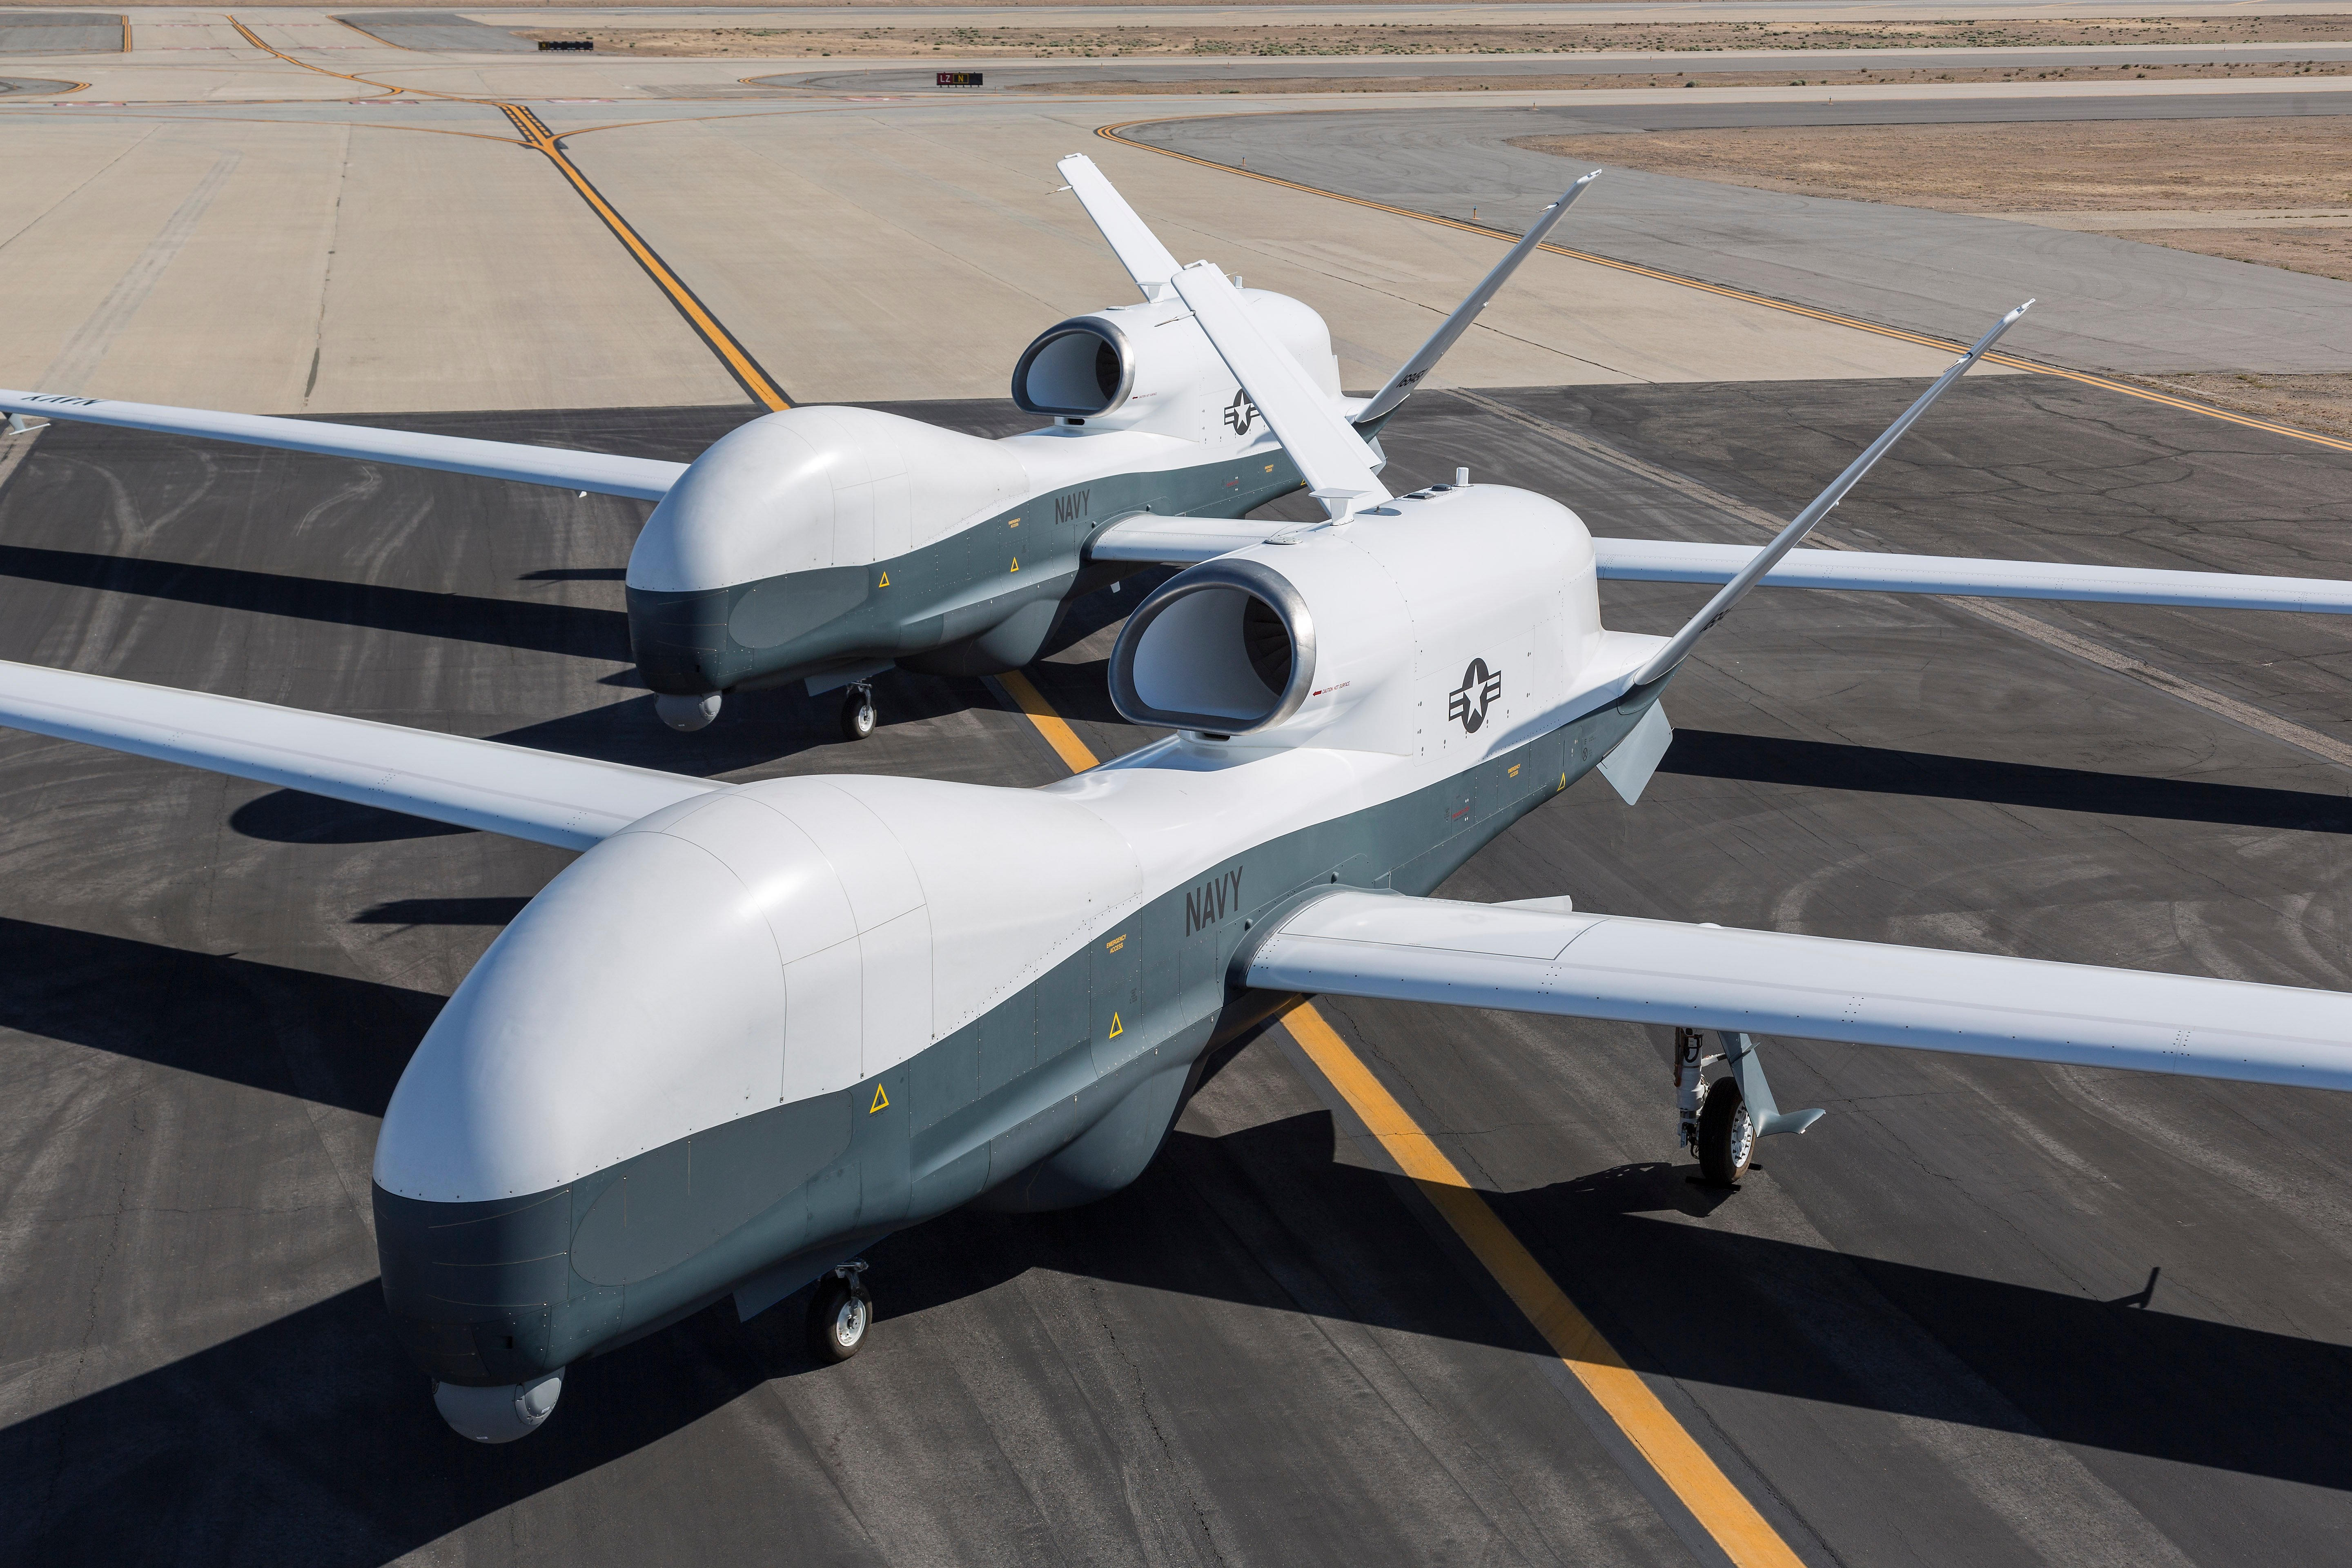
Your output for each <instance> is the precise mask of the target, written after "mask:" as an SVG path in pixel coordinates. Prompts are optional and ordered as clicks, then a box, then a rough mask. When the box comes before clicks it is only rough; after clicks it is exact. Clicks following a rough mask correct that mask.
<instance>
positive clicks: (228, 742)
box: [0, 662, 726, 849]
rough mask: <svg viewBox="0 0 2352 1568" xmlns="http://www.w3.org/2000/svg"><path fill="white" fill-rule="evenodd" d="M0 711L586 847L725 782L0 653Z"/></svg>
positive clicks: (104, 741) (91, 738)
mask: <svg viewBox="0 0 2352 1568" xmlns="http://www.w3.org/2000/svg"><path fill="white" fill-rule="evenodd" d="M0 725H5V726H6V727H7V728H9V729H13V730H30V731H34V732H35V733H36V734H41V735H54V736H56V737H58V739H59V740H64V741H80V742H86V743H87V744H89V745H93V746H103V747H106V748H107V749H108V750H110V751H116V752H131V753H132V754H134V755H137V756H142V757H153V758H155V759H157V760H158V761H161V762H167V763H185V764H187V765H188V766H190V767H197V768H205V769H208V770H210V771H211V772H213V773H231V774H234V775H236V777H238V778H245V779H253V780H256V781H257V782H259V783H261V784H278V785H281V786H283V787H285V788H287V789H299V790H305V791H308V792H309V793H310V794H312V795H328V796H331V797H332V798H333V799H336V800H347V801H350V802H352V804H353V805H373V806H380V807H382V808H383V809H384V810H386V811H398V812H404V813H406V814H407V815H409V816H423V817H428V818H430V819H431V820H433V821H435V822H447V823H452V824H455V825H456V826H459V827H478V828H480V829H481V830H482V831H484V832H486V833H503V834H506V835H507V836H509V837H514V838H528V839H530V840H532V841H533V842H534V843H539V844H552V845H554V846H556V847H558V848H562V849H585V848H587V847H589V846H590V845H592V844H594V843H595V842H597V841H598V840H599V839H602V838H604V837H609V836H610V835H612V834H614V833H616V832H618V831H619V830H620V829H622V828H624V827H626V826H628V825H629V824H630V823H632V822H635V821H636V820H637V819H638V818H639V817H642V816H647V815H649V814H650V813H653V812H656V811H658V810H660V809H661V808H662V807H663V806H666V805H675V804H677V802H679V801H681V800H689V799H692V798H693V797H694V796H696V795H704V794H708V793H709V791H712V790H715V789H722V788H724V787H726V786H724V785H722V784H712V783H711V782H710V781H709V780H708V779H698V778H688V777H686V776H685V775H683V774H680V773H656V772H655V771H654V770H653V769H651V768H632V767H626V766H624V765H623V764H621V763H600V762H594V761H592V760H590V759H588V758H585V757H566V756H560V755H558V754H556V753H554V752H540V751H534V750H532V749H531V748H530V747H528V746H509V745H506V744H504V743H503V742H498V741H477V740H471V739H468V738H467V737H466V736H463V735H444V734H438V733H436V732H435V731H430V730H411V729H408V728H406V727H405V726H403V725H399V724H379V723H376V722H374V721H371V720H366V719H346V718H343V717H341V716H340V715H338V714H333V713H310V712H305V711H304V710H301V709H299V708H280V707H277V706H275V705H273V704H271V703H268V702H248V701H247V700H245V699H243V698H239V697H215V696H212V695H210V694H208V693H205V692H202V691H181V690H176V689H173V688H171V687H167V686H145V685H142V684H140V683H139V682H137V681H131V680H115V679H110V678H109V677H107V676H102V675H79V674H76V673H75V672H73V671H71V670H64V669H45V668H41V667H39V666H37V665H30V664H12V663H6V662H0Z"/></svg>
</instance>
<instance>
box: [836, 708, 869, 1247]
mask: <svg viewBox="0 0 2352 1568" xmlns="http://www.w3.org/2000/svg"><path fill="white" fill-rule="evenodd" d="M872 733H874V687H873V685H872V683H870V682H868V681H864V680H861V681H859V682H857V683H856V685H855V686H852V687H851V688H849V689H848V690H847V691H846V692H845V693H844V694H843V695H842V699H841V738H842V739H843V740H845V741H862V740H864V739H866V736H868V735H871V734H872ZM860 1267H861V1268H862V1267H864V1266H863V1265H860Z"/></svg>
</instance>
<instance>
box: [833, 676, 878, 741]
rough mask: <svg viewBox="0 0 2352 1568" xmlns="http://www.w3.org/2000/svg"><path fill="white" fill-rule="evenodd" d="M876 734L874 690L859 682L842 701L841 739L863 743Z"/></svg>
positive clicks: (865, 682) (869, 685) (866, 683)
mask: <svg viewBox="0 0 2352 1568" xmlns="http://www.w3.org/2000/svg"><path fill="white" fill-rule="evenodd" d="M872 733H874V688H873V685H872V684H871V683H870V682H867V681H863V680H861V681H859V682H857V683H856V685H854V686H852V687H850V688H849V689H848V691H847V692H846V693H845V695H844V696H843V697H842V700H841V738H842V739H843V740H845V741H862V740H864V739H866V736H868V735H871V734H872Z"/></svg>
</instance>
